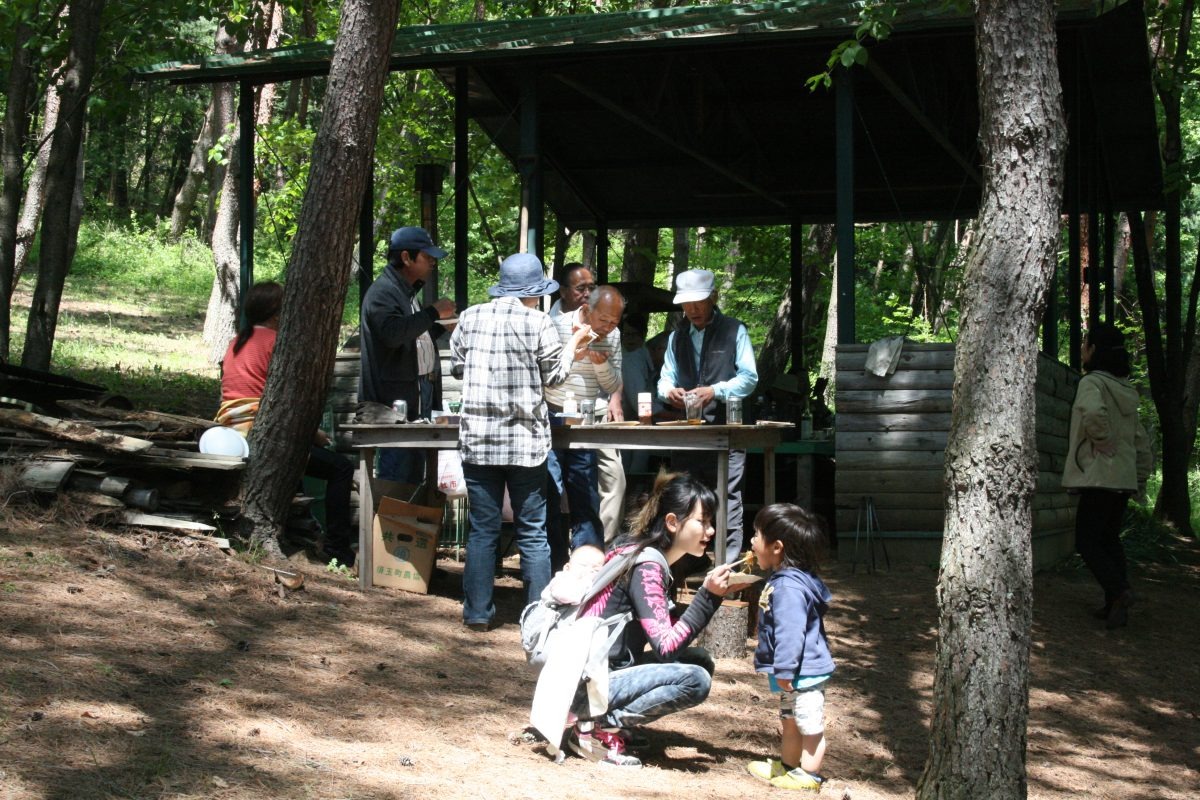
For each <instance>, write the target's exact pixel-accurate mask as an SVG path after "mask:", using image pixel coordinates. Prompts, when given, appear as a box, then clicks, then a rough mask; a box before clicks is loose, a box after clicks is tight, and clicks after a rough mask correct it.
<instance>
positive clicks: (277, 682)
mask: <svg viewBox="0 0 1200 800" xmlns="http://www.w3.org/2000/svg"><path fill="white" fill-rule="evenodd" d="M1180 561H1181V563H1178V564H1172V565H1168V566H1161V565H1154V566H1147V567H1141V568H1138V569H1137V570H1136V571H1135V581H1136V587H1137V588H1138V590H1139V591H1140V592H1141V595H1142V598H1143V599H1142V601H1141V602H1140V603H1139V604H1138V605H1137V606H1135V607H1134V609H1133V610H1132V612H1131V625H1130V627H1129V628H1127V629H1124V630H1119V631H1114V632H1108V631H1105V630H1104V629H1103V625H1102V623H1099V622H1097V621H1095V620H1093V619H1092V618H1091V617H1090V616H1089V614H1088V611H1089V610H1090V609H1091V608H1092V607H1093V606H1094V605H1095V604H1096V601H1097V595H1098V590H1097V589H1096V588H1095V587H1094V586H1093V584H1092V582H1091V580H1090V578H1089V576H1088V575H1087V574H1086V573H1085V572H1083V571H1082V570H1079V569H1077V568H1075V569H1060V570H1057V571H1054V572H1047V573H1042V574H1039V575H1038V576H1037V578H1036V585H1035V602H1036V608H1035V613H1034V618H1035V625H1034V631H1033V634H1034V649H1033V667H1032V692H1031V714H1030V721H1029V750H1028V773H1029V796H1030V797H1033V798H1045V799H1047V800H1049V799H1050V798H1079V797H1087V798H1114V799H1115V798H1121V800H1141V799H1142V798H1177V799H1178V800H1182V799H1183V798H1193V797H1195V796H1196V795H1197V791H1198V789H1200V772H1198V771H1197V767H1198V766H1200V720H1198V719H1197V715H1198V710H1200V702H1198V701H1197V699H1196V690H1197V686H1200V667H1198V666H1197V665H1198V663H1200V660H1198V658H1197V656H1198V654H1200V653H1198V646H1197V643H1198V638H1197V631H1198V630H1200V603H1198V602H1197V600H1198V594H1197V589H1198V588H1200V569H1198V567H1197V564H1198V563H1200V559H1197V558H1196V556H1195V553H1194V549H1190V548H1189V549H1185V550H1183V552H1182V553H1181V555H1180ZM439 567H440V570H439V573H438V576H437V579H436V581H435V585H434V587H433V592H432V593H431V594H430V595H428V596H425V595H416V594H406V593H403V592H398V591H395V590H387V589H374V590H372V591H370V592H366V593H363V592H360V591H359V590H358V589H357V585H356V584H355V583H352V582H351V581H350V580H348V579H347V578H345V577H342V576H337V575H333V574H331V573H328V572H326V571H325V570H324V569H322V568H321V567H320V566H319V565H304V566H300V567H299V568H300V569H301V570H303V571H304V573H305V575H306V578H307V580H306V586H305V588H304V589H303V590H301V591H296V592H290V593H287V594H286V596H283V597H281V596H280V595H279V594H278V593H277V592H276V590H275V587H274V585H273V583H272V575H271V573H269V572H268V571H266V570H265V569H263V568H262V567H261V566H257V565H254V564H250V563H246V562H245V561H244V560H240V559H239V558H236V557H231V556H228V555H225V554H224V553H222V552H221V551H219V550H214V549H212V548H210V547H208V546H206V545H201V544H197V543H193V542H190V541H188V540H181V539H178V538H176V537H174V536H170V535H158V534H152V533H145V532H138V531H129V530H126V531H123V532H116V531H105V530H101V529H97V528H93V527H89V526H87V525H78V526H76V525H64V524H61V523H52V522H46V521H40V522H39V521H30V520H24V521H22V520H12V519H9V521H8V522H7V523H6V524H5V525H4V526H3V529H2V530H0V798H4V800H26V799H27V798H108V797H114V798H115V797H122V798H178V799H182V798H264V797H278V798H463V797H480V798H530V799H532V800H550V798H554V799H555V800H557V799H558V798H588V800H601V799H602V798H625V797H639V798H641V797H664V798H665V797H671V798H675V797H689V798H718V797H719V798H729V797H741V796H755V797H761V796H764V795H767V794H772V793H774V794H779V795H781V796H782V795H784V794H786V792H784V790H776V789H771V788H770V787H766V786H765V785H763V784H760V783H758V782H756V781H755V780H754V779H753V778H751V777H749V776H748V775H747V774H746V773H745V771H744V768H743V764H744V762H746V761H747V760H750V759H753V758H759V757H762V756H764V755H765V754H768V753H773V752H775V747H776V746H777V735H778V721H777V712H776V710H775V707H774V704H773V703H772V702H771V701H770V700H769V694H768V692H767V691H766V689H765V686H764V682H763V680H762V679H760V678H759V677H758V676H756V675H755V674H754V672H753V670H752V666H751V661H750V658H749V656H747V658H744V659H722V660H720V661H719V662H718V671H717V677H716V680H715V681H714V686H713V691H712V695H711V696H710V698H709V700H708V701H707V702H706V703H704V704H703V705H702V706H700V707H698V708H696V709H692V710H690V711H687V712H683V713H680V714H676V715H673V716H671V717H668V718H667V719H665V720H662V721H660V722H659V723H657V724H655V725H654V726H652V727H651V728H649V732H650V734H651V747H650V748H649V750H647V751H646V752H645V753H644V760H645V761H646V763H647V767H646V768H645V769H641V770H618V769H611V768H608V769H606V768H601V767H597V766H595V765H593V764H590V763H588V762H585V761H583V760H581V759H578V758H569V759H567V761H566V762H565V763H564V764H562V765H555V764H554V763H553V762H552V760H550V759H549V758H548V757H547V756H546V755H545V753H544V745H542V744H539V743H537V742H536V741H533V740H532V739H531V737H529V736H527V735H525V734H524V729H525V724H526V720H527V714H528V706H529V700H530V696H531V693H532V688H533V683H532V680H531V677H530V675H529V674H528V673H527V671H526V668H525V664H524V658H523V655H522V652H521V648H520V645H519V644H518V639H517V630H516V626H515V624H513V623H514V621H515V619H516V616H517V614H518V612H519V606H520V604H521V593H520V589H519V585H518V582H517V580H515V579H514V578H513V577H512V575H511V574H509V575H508V576H506V577H504V578H502V579H501V580H500V584H499V589H498V591H497V600H498V604H499V607H500V613H499V619H501V620H502V621H504V622H505V623H506V624H504V625H503V626H502V627H500V628H499V629H497V630H494V631H492V632H490V633H487V634H479V633H473V632H470V631H467V630H465V629H463V627H462V625H461V621H460V620H461V614H460V571H461V570H460V565H458V564H456V563H454V562H453V561H452V560H450V559H443V560H441V561H440V562H439ZM827 578H828V582H829V584H830V586H831V588H832V590H833V592H834V596H835V606H834V609H833V611H832V612H831V613H830V615H829V617H828V620H827V623H828V630H829V634H830V639H831V645H832V648H833V652H834V655H835V657H836V658H837V659H838V664H839V666H838V671H837V673H836V676H835V678H834V680H833V681H832V682H831V687H830V689H829V692H828V696H827V697H828V699H827V718H828V728H827V737H828V740H829V752H828V756H827V759H826V768H825V772H826V773H827V775H828V776H829V779H830V782H829V784H828V786H827V787H826V789H825V790H824V791H823V792H822V793H821V794H822V796H824V797H833V798H841V797H843V796H845V794H846V793H847V792H849V795H850V796H851V797H852V798H856V799H861V800H872V799H873V798H900V797H911V796H912V795H913V792H914V789H915V785H916V781H917V778H918V776H919V775H920V772H921V769H922V765H923V763H924V759H925V754H926V747H927V743H926V742H927V724H928V719H929V716H930V696H931V685H932V674H931V666H932V661H933V649H934V640H935V636H936V630H935V628H936V613H935V606H934V581H935V579H936V575H935V573H934V571H933V570H931V569H929V568H928V567H896V568H894V569H893V570H891V571H890V572H879V573H875V574H866V573H865V572H864V571H863V570H862V569H861V568H860V569H859V571H858V573H857V574H851V572H850V570H849V569H848V568H847V567H845V566H842V565H837V564H834V565H832V566H831V567H830V569H829V570H828V573H827ZM751 644H752V643H751Z"/></svg>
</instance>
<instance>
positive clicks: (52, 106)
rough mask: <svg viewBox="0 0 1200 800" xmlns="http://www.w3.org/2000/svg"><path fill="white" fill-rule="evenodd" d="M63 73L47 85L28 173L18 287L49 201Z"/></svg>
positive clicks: (20, 226)
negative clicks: (48, 170) (48, 176)
mask: <svg viewBox="0 0 1200 800" xmlns="http://www.w3.org/2000/svg"><path fill="white" fill-rule="evenodd" d="M62 80H63V77H62V75H61V74H60V75H59V77H58V79H57V80H55V81H53V82H51V83H50V84H49V85H48V86H47V87H46V103H45V109H44V110H43V112H42V130H41V133H40V134H39V135H38V141H37V156H36V157H35V158H34V161H33V171H32V172H30V174H29V183H28V184H26V186H25V200H24V201H23V202H22V203H21V219H20V220H19V221H18V222H17V250H16V255H15V256H14V257H13V275H12V285H13V288H14V289H15V288H16V284H17V281H19V280H20V279H21V274H22V273H23V272H25V266H26V264H28V263H29V251H30V250H31V249H32V248H33V235H34V234H35V233H37V227H38V223H39V222H40V221H41V219H42V208H43V207H44V206H45V205H46V167H47V166H48V164H49V163H50V144H51V143H52V142H53V141H54V129H55V128H56V127H57V126H58V110H59V107H60V106H61V105H62V101H61V100H60V98H59V96H58V87H59V85H60V84H61V83H62Z"/></svg>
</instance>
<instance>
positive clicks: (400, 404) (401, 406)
mask: <svg viewBox="0 0 1200 800" xmlns="http://www.w3.org/2000/svg"><path fill="white" fill-rule="evenodd" d="M392 411H395V412H396V413H397V414H399V415H400V420H399V421H400V422H408V401H407V400H393V401H392Z"/></svg>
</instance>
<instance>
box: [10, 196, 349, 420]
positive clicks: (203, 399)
mask: <svg viewBox="0 0 1200 800" xmlns="http://www.w3.org/2000/svg"><path fill="white" fill-rule="evenodd" d="M34 263H36V261H35V262H34ZM285 266H286V265H285V263H284V261H283V255H282V254H281V253H279V252H278V251H276V250H274V249H272V248H265V249H263V250H262V251H261V252H260V251H259V249H258V248H256V252H255V277H256V278H257V279H258V280H278V279H279V278H280V275H281V274H282V273H283V271H284V269H285ZM212 279H213V258H212V250H211V248H210V247H208V246H207V245H206V244H204V243H203V242H200V241H198V240H196V239H195V238H191V237H184V238H183V239H182V240H181V241H179V242H176V243H171V242H167V241H166V237H165V235H163V230H161V229H160V230H155V229H145V228H140V227H138V226H137V225H133V224H118V223H116V222H113V221H95V220H90V221H85V222H84V223H83V224H82V225H81V226H80V230H79V247H78V250H77V252H76V256H75V261H74V263H73V264H72V267H71V273H70V274H69V275H68V276H67V281H66V285H65V286H64V288H63V301H62V304H61V306H60V310H59V318H58V327H57V329H56V332H55V337H54V354H53V362H52V366H51V369H52V371H54V372H57V373H61V374H64V375H69V376H71V377H73V378H77V379H79V380H82V381H86V382H88V383H93V384H96V385H99V386H103V387H104V388H105V389H106V390H107V391H109V392H112V393H114V394H120V395H124V396H125V397H128V398H129V399H130V400H131V401H132V402H133V404H134V406H135V407H137V408H149V409H154V410H158V411H166V412H171V413H177V414H188V415H191V416H196V417H204V418H208V417H211V416H212V414H213V413H214V412H215V411H216V408H217V405H218V404H219V397H220V373H219V371H218V369H217V367H216V366H215V365H213V364H211V363H209V361H208V358H207V349H206V348H205V346H204V342H203V339H202V334H203V330H204V317H205V313H206V311H207V306H208V297H209V293H210V291H211V289H212ZM35 282H36V275H35V274H33V272H31V271H27V272H26V274H25V275H24V277H23V279H22V281H21V283H20V285H19V287H18V289H17V294H16V295H15V296H14V299H13V303H12V316H13V320H12V327H11V334H12V342H11V347H10V351H9V361H10V363H14V364H19V363H20V361H21V353H22V350H23V349H24V347H25V326H26V324H27V321H28V316H29V302H30V298H31V296H32V293H33V289H34V285H35ZM357 327H358V288H357V286H352V287H351V288H350V291H349V292H348V293H347V300H346V304H345V309H344V312H343V331H342V334H343V335H342V338H343V339H344V338H345V336H346V335H348V334H349V333H350V332H351V331H353V330H356V329H357Z"/></svg>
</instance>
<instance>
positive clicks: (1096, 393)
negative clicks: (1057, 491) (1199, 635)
mask: <svg viewBox="0 0 1200 800" xmlns="http://www.w3.org/2000/svg"><path fill="white" fill-rule="evenodd" d="M1083 366H1084V369H1085V370H1086V374H1085V375H1084V376H1083V378H1082V379H1081V380H1080V381H1079V388H1078V389H1077V390H1076V394H1075V403H1074V405H1073V406H1072V408H1071V433H1070V449H1069V451H1068V452H1067V464H1066V467H1065V468H1064V469H1063V479H1062V485H1063V487H1064V488H1066V489H1069V490H1071V491H1072V492H1073V493H1078V494H1079V507H1078V510H1077V511H1076V513H1075V549H1076V550H1078V551H1079V555H1080V556H1081V557H1082V558H1083V562H1084V563H1085V564H1086V565H1087V567H1088V569H1090V570H1091V571H1092V574H1093V575H1095V576H1096V580H1097V581H1098V582H1099V583H1100V586H1101V588H1103V589H1104V605H1103V606H1102V607H1100V608H1099V609H1097V610H1096V612H1095V615H1096V616H1097V617H1099V618H1101V619H1104V620H1105V621H1106V624H1107V627H1109V628H1119V627H1122V626H1124V625H1126V624H1127V623H1128V620H1129V606H1131V605H1133V601H1134V595H1133V593H1132V592H1131V591H1130V590H1129V578H1128V574H1127V571H1126V567H1125V549H1124V548H1123V547H1122V545H1121V521H1122V518H1123V517H1124V515H1125V506H1126V505H1127V504H1128V502H1129V498H1130V497H1131V496H1132V495H1133V494H1135V493H1137V494H1141V493H1142V492H1144V491H1145V487H1146V478H1147V477H1148V476H1149V474H1150V468H1151V465H1152V456H1151V454H1150V442H1149V437H1148V436H1147V435H1146V430H1145V428H1143V427H1142V424H1141V423H1140V422H1139V421H1138V392H1137V389H1135V388H1133V386H1131V385H1130V384H1129V381H1128V380H1127V379H1128V377H1129V353H1128V352H1127V351H1126V350H1125V337H1124V335H1123V334H1122V333H1121V332H1120V331H1119V330H1117V329H1116V328H1115V327H1114V326H1112V325H1110V324H1108V323H1099V324H1097V325H1094V326H1093V327H1092V329H1091V330H1089V331H1088V333H1087V337H1086V338H1085V339H1084V344H1083Z"/></svg>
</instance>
